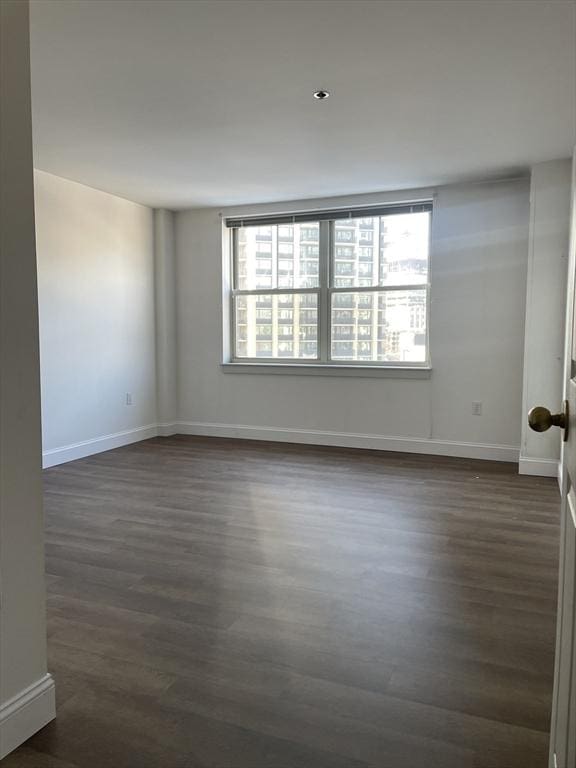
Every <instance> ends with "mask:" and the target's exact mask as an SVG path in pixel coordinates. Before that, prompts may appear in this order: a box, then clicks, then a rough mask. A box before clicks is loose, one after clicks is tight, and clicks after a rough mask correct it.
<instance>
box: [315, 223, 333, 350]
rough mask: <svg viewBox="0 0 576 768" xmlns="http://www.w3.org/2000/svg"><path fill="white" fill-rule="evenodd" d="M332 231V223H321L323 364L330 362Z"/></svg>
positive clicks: (320, 344) (320, 334)
mask: <svg viewBox="0 0 576 768" xmlns="http://www.w3.org/2000/svg"><path fill="white" fill-rule="evenodd" d="M330 229H331V222H329V221H321V222H320V234H319V242H318V253H319V265H318V273H319V282H320V291H319V306H318V359H319V360H320V361H321V362H322V363H326V362H328V360H329V346H330V303H329V293H328V286H329V283H330V240H331V237H330Z"/></svg>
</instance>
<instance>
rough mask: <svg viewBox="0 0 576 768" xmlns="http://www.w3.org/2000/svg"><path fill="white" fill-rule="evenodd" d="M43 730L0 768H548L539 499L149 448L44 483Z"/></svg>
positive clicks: (408, 473) (553, 554) (337, 454)
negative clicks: (49, 696)
mask: <svg viewBox="0 0 576 768" xmlns="http://www.w3.org/2000/svg"><path fill="white" fill-rule="evenodd" d="M45 491H46V495H45V512H46V553H47V558H46V567H47V573H48V620H49V659H50V671H51V672H52V673H53V674H54V677H55V679H56V684H57V689H56V690H57V700H58V718H57V720H56V721H55V722H54V723H52V724H50V725H48V726H47V727H46V728H44V729H43V730H42V731H40V732H39V733H38V734H37V735H36V736H34V737H33V738H32V739H31V740H30V741H29V742H28V743H27V744H26V745H25V746H24V747H22V748H20V749H19V750H17V751H16V752H15V753H13V754H12V755H11V756H10V757H8V758H7V759H6V761H5V768H200V767H202V768H208V767H210V768H367V767H368V766H370V767H371V768H545V767H546V765H547V744H548V729H549V717H550V703H551V691H552V671H553V656H554V631H555V611H556V579H557V548H558V509H559V494H558V488H557V485H556V482H555V481H553V480H549V479H542V478H533V477H519V476H518V475H517V473H516V467H515V466H513V465H511V464H498V463H492V462H481V461H469V460H462V459H448V458H433V457H424V456H416V455H407V454H394V453H380V452H371V451H353V450H341V449H333V448H316V447H311V446H305V447H304V446H296V445H283V444H271V443H258V442H249V441H231V440H221V439H211V438H192V437H173V438H157V439H153V440H148V441H146V442H143V443H139V444H136V445H133V446H129V447H127V448H121V449H118V450H115V451H110V452H108V453H104V454H100V455H98V456H94V457H90V458H88V459H84V460H81V461H76V462H73V463H70V464H65V465H62V466H60V467H55V468H52V469H50V470H47V471H46V473H45Z"/></svg>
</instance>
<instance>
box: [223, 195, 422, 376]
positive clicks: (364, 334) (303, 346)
mask: <svg viewBox="0 0 576 768" xmlns="http://www.w3.org/2000/svg"><path fill="white" fill-rule="evenodd" d="M431 212H432V205H431V204H430V203H418V204H410V205H401V206H387V207H385V208H379V209H371V210H370V211H368V210H350V211H338V212H334V213H330V212H324V213H322V214H316V220H313V217H312V216H311V215H309V214H302V215H298V214H296V215H294V216H290V217H281V218H277V219H273V218H270V219H266V218H264V219H258V220H252V221H251V220H249V219H248V220H242V221H241V220H227V222H226V223H227V226H228V227H230V232H231V242H232V290H231V297H230V300H231V335H232V343H231V348H232V352H231V359H232V361H233V362H255V361H256V362H261V363H266V362H275V363H289V362H297V363H315V364H323V365H369V366H383V367H386V366H403V367H404V366H411V367H412V366H413V367H422V366H426V365H428V362H429V354H428V322H427V321H428V302H429V243H430V219H431Z"/></svg>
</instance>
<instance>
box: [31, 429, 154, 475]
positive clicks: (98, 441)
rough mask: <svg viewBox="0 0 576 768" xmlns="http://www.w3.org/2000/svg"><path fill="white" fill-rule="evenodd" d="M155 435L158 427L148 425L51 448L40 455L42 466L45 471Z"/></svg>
mask: <svg viewBox="0 0 576 768" xmlns="http://www.w3.org/2000/svg"><path fill="white" fill-rule="evenodd" d="M157 435H158V425H156V424H148V425H147V426H145V427H137V428H136V429H127V430H125V431H124V432H115V433H114V434H112V435H103V436H102V437H95V438H93V439H92V440H83V441H82V442H80V443H72V444H71V445H64V446H62V447H61V448H52V449H51V450H48V451H44V452H43V453H42V466H43V467H44V469H46V468H47V467H53V466H55V465H56V464H64V463H65V462H67V461H74V460H75V459H83V458H85V457H86V456H92V455H93V454H94V453H102V452H103V451H110V450H112V449H113V448H120V447H122V446H123V445H130V443H137V442H139V441H140V440H148V438H150V437H156V436H157Z"/></svg>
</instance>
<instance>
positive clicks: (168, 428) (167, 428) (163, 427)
mask: <svg viewBox="0 0 576 768" xmlns="http://www.w3.org/2000/svg"><path fill="white" fill-rule="evenodd" d="M175 434H177V427H176V424H174V423H170V424H158V436H159V437H170V436H171V435H175Z"/></svg>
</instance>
